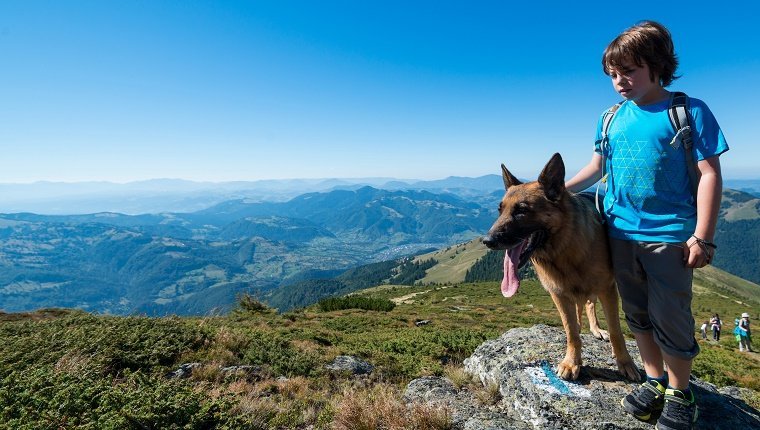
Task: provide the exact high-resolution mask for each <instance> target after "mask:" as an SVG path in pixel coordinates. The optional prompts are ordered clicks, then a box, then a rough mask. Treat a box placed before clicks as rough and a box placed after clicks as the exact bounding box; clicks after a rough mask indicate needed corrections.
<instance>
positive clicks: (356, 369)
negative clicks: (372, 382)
mask: <svg viewBox="0 0 760 430" xmlns="http://www.w3.org/2000/svg"><path fill="white" fill-rule="evenodd" d="M325 369H327V370H330V371H332V372H336V373H350V374H352V375H364V374H368V373H372V371H373V370H374V369H375V368H374V367H373V366H372V365H371V364H369V363H367V362H366V361H362V360H359V359H358V358H356V357H352V356H350V355H339V356H337V357H335V360H333V361H332V362H331V363H329V364H326V365H325Z"/></svg>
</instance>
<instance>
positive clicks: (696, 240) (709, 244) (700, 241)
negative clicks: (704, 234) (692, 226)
mask: <svg viewBox="0 0 760 430" xmlns="http://www.w3.org/2000/svg"><path fill="white" fill-rule="evenodd" d="M691 237H693V238H694V243H698V244H699V245H700V246H707V247H710V248H712V249H718V245H716V244H714V243H712V242H709V241H707V240H704V239H702V238H700V237H697V236H695V235H693V234H692V235H691ZM694 243H692V244H691V245H689V248H691V246H692V245H694Z"/></svg>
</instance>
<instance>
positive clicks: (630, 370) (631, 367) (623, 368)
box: [617, 358, 641, 382]
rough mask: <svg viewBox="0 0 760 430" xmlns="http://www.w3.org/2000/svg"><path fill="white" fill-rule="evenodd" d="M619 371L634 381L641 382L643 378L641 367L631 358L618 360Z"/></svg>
mask: <svg viewBox="0 0 760 430" xmlns="http://www.w3.org/2000/svg"><path fill="white" fill-rule="evenodd" d="M617 367H618V372H620V374H622V375H623V376H624V377H625V378H626V379H628V380H629V381H633V382H639V381H640V380H641V374H639V369H638V368H637V367H636V365H635V364H633V360H631V359H630V358H629V359H627V360H617Z"/></svg>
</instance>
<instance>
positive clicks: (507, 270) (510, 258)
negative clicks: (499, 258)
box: [501, 240, 528, 297]
mask: <svg viewBox="0 0 760 430" xmlns="http://www.w3.org/2000/svg"><path fill="white" fill-rule="evenodd" d="M527 243H528V241H527V240H525V241H523V242H520V244H519V245H517V246H515V247H514V248H512V249H508V250H507V253H506V254H505V255H504V279H502V280H501V294H502V295H503V296H504V297H512V296H513V295H515V293H516V292H517V289H518V288H520V278H519V277H518V276H517V265H518V264H520V255H521V254H522V251H523V249H525V245H527Z"/></svg>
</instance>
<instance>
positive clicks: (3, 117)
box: [0, 0, 760, 183]
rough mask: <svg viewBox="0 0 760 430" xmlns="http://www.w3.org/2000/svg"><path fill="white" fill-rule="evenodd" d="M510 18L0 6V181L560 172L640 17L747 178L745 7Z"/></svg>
mask: <svg viewBox="0 0 760 430" xmlns="http://www.w3.org/2000/svg"><path fill="white" fill-rule="evenodd" d="M527 3H529V4H528V5H523V6H515V5H513V4H511V3H508V2H506V1H494V2H477V1H473V2H446V1H429V2H428V1H425V2H410V1H405V2H396V1H383V2H352V1H344V2H332V1H319V2H317V1H310V2H294V1H285V0H283V1H272V2H269V1H266V2H265V1H189V0H188V1H157V0H150V1H139V0H131V1H105V0H99V1H63V0H61V1H35V0H19V1H16V0H1V1H0V148H2V155H0V182H2V183H9V182H16V183H19V182H22V183H26V182H34V181H39V180H49V181H66V182H73V181H92V180H106V181H114V182H127V181H134V180H142V179H150V178H183V179H191V180H198V181H215V182H218V181H229V180H257V179H281V178H328V177H339V178H357V177H396V178H418V179H438V178H444V177H447V176H480V175H484V174H489V173H499V164H500V163H502V162H504V163H506V164H507V166H508V167H510V169H511V170H512V171H513V172H514V173H515V174H517V175H518V176H521V177H526V178H532V177H535V176H536V175H537V174H538V171H539V170H540V169H541V167H542V166H543V165H544V163H545V162H546V161H547V160H548V158H549V157H550V156H551V154H553V153H554V152H560V153H561V154H562V155H563V157H564V158H565V161H566V164H567V170H568V175H570V173H571V172H573V173H574V171H576V170H577V169H579V168H580V167H581V166H582V165H583V164H584V163H585V162H587V161H588V159H590V157H591V151H592V145H593V135H594V131H595V126H596V121H597V118H598V115H599V113H600V112H601V111H602V110H603V109H604V108H605V107H607V106H609V105H611V104H613V103H615V102H616V101H617V100H618V96H617V94H616V93H615V92H614V91H613V90H612V86H611V85H610V82H609V79H608V78H607V77H606V76H605V75H604V74H603V73H602V71H601V66H600V57H601V53H602V51H603V49H604V47H605V46H606V44H607V43H608V42H609V41H610V40H612V39H613V38H614V37H615V36H616V35H617V34H618V33H619V32H620V31H622V30H624V29H625V28H627V27H629V26H630V25H632V24H634V23H635V22H637V21H639V20H642V19H655V20H658V21H661V22H662V23H664V24H665V25H666V26H668V27H669V28H670V29H671V31H672V33H673V37H674V41H675V44H676V50H677V53H678V55H679V58H680V61H681V68H680V70H679V71H680V73H681V74H682V75H683V77H682V78H681V79H679V80H677V81H676V82H675V83H674V85H673V86H672V87H671V88H672V89H678V90H683V91H686V92H687V93H688V94H690V95H692V96H694V97H698V98H701V99H703V100H705V101H706V102H707V103H708V105H709V106H710V107H711V108H712V110H713V112H714V114H715V115H716V117H717V118H718V121H719V123H720V124H721V126H722V128H723V130H724V133H725V135H726V138H727V140H728V142H729V145H730V147H731V150H730V151H729V152H728V153H726V154H724V155H723V156H722V157H721V161H722V165H723V170H724V177H725V178H729V179H735V178H757V177H760V174H759V173H758V171H760V169H759V167H760V142H758V138H759V137H760V121H758V120H757V117H758V113H759V112H758V107H757V101H758V100H760V84H759V83H758V80H760V48H759V46H760V35H758V32H757V31H755V30H754V29H755V28H756V18H757V17H758V16H760V6H758V5H757V4H756V3H755V2H722V3H717V4H716V3H714V2H710V3H701V2H686V3H684V2H681V3H679V2H674V3H672V4H667V3H663V2H661V1H658V2H644V1H638V2H635V3H626V4H625V5H624V4H623V3H614V2H612V3H611V2H598V3H597V2H593V3H591V2H590V3H589V5H584V3H581V2H556V3H555V2H542V1H534V2H527ZM708 4H712V6H707V5H708ZM669 7H670V9H668V8H669Z"/></svg>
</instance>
